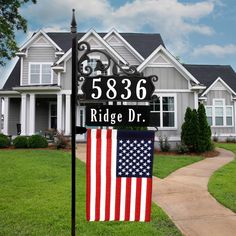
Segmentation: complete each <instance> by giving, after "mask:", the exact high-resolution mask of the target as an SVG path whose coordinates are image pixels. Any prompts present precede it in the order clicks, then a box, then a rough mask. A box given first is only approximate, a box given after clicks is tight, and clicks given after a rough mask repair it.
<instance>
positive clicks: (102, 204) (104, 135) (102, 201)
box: [100, 129, 107, 221]
mask: <svg viewBox="0 0 236 236" xmlns="http://www.w3.org/2000/svg"><path fill="white" fill-rule="evenodd" d="M106 143H107V132H106V130H104V129H103V130H102V133H101V197H100V220H101V221H104V220H105V203H106V179H107V177H106V175H104V174H103V173H106V162H107V160H106V156H107V145H106Z"/></svg>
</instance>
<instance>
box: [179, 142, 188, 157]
mask: <svg viewBox="0 0 236 236" xmlns="http://www.w3.org/2000/svg"><path fill="white" fill-rule="evenodd" d="M176 152H177V153H178V154H185V153H188V152H189V149H188V147H187V146H186V145H185V144H183V143H181V144H177V145H176Z"/></svg>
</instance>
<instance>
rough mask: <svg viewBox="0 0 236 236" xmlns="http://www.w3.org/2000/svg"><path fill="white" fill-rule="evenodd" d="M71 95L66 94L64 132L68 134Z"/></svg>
mask: <svg viewBox="0 0 236 236" xmlns="http://www.w3.org/2000/svg"><path fill="white" fill-rule="evenodd" d="M70 99H71V95H69V94H66V122H65V134H66V135H69V134H70V126H71V125H70V124H71V114H70V113H71V103H70Z"/></svg>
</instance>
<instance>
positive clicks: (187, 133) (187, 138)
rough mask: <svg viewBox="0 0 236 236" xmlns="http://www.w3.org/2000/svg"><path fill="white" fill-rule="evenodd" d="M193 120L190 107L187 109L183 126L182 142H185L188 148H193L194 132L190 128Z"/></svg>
mask: <svg viewBox="0 0 236 236" xmlns="http://www.w3.org/2000/svg"><path fill="white" fill-rule="evenodd" d="M191 120H192V110H191V108H190V107H188V108H187V109H186V112H185V117H184V123H183V125H182V128H181V142H182V143H183V144H185V145H186V146H187V147H188V148H190V149H191V148H192V137H191V135H192V133H191V130H190V126H191Z"/></svg>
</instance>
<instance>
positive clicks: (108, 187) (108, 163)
mask: <svg viewBox="0 0 236 236" xmlns="http://www.w3.org/2000/svg"><path fill="white" fill-rule="evenodd" d="M111 145H112V144H111V130H110V129H109V130H108V131H107V156H106V158H107V160H106V200H105V204H106V205H105V220H106V221H108V220H109V218H110V203H111V158H112V157H111V151H112V150H111Z"/></svg>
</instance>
